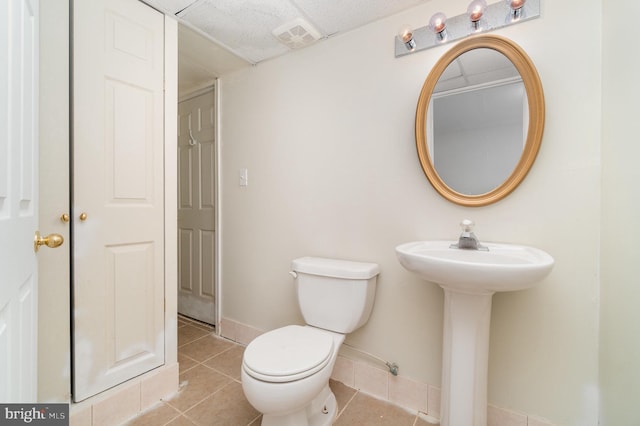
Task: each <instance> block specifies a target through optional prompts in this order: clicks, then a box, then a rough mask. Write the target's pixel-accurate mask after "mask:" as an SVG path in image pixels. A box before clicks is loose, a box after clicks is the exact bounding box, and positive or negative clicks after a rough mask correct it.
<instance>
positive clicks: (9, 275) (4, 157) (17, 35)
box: [0, 0, 39, 402]
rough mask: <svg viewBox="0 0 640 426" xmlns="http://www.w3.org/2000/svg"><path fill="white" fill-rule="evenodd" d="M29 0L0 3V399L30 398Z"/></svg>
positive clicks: (34, 19)
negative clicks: (0, 240) (0, 242)
mask: <svg viewBox="0 0 640 426" xmlns="http://www.w3.org/2000/svg"><path fill="white" fill-rule="evenodd" d="M38 10H39V2H38V1H37V0H8V1H3V2H2V3H1V6H0V58H2V60H1V61H0V235H1V236H2V237H1V239H2V244H0V377H2V379H1V380H0V401H2V402H35V401H36V398H37V353H38V348H37V325H38V321H37V320H38V317H37V310H38V274H37V261H36V254H35V252H34V249H33V236H34V232H35V231H36V229H37V226H38V218H37V211H38V210H37V209H38V206H37V201H38V200H37V197H38V186H37V182H38V176H37V170H38V168H37V165H38V162H37V156H38Z"/></svg>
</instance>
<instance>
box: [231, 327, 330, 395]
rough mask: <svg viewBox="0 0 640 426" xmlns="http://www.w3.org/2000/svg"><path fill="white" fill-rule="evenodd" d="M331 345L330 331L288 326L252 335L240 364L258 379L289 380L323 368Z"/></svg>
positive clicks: (302, 377)
mask: <svg viewBox="0 0 640 426" xmlns="http://www.w3.org/2000/svg"><path fill="white" fill-rule="evenodd" d="M333 348H334V343H333V337H332V336H331V334H330V333H327V332H323V331H321V330H317V329H315V328H312V327H302V326H299V325H289V326H286V327H282V328H279V329H276V330H273V331H270V332H268V333H265V334H263V335H261V336H259V337H257V338H255V339H254V340H253V341H252V342H251V343H250V344H249V346H247V348H246V349H245V352H244V360H243V364H242V367H243V368H244V370H245V371H246V373H247V374H249V375H250V376H252V377H254V378H256V379H258V380H262V381H266V382H272V383H282V382H291V381H295V380H300V379H304V378H305V377H309V376H311V375H313V374H315V373H316V372H318V371H320V370H322V369H323V368H324V367H325V366H326V365H327V364H328V363H329V361H330V360H331V356H332V355H333Z"/></svg>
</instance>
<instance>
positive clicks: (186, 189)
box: [178, 89, 216, 324]
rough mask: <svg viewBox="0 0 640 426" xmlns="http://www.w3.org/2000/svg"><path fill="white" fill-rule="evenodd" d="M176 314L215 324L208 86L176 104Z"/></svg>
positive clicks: (211, 117) (210, 93)
mask: <svg viewBox="0 0 640 426" xmlns="http://www.w3.org/2000/svg"><path fill="white" fill-rule="evenodd" d="M178 116H179V120H178V123H179V124H178V158H179V161H178V200H179V202H178V259H179V261H178V312H179V313H181V314H183V315H186V316H188V317H191V318H195V319H198V320H200V321H204V322H206V323H209V324H214V323H215V249H216V244H215V242H216V236H215V176H216V170H215V151H216V150H215V143H214V138H215V128H214V123H215V117H214V95H213V89H211V90H209V91H207V92H205V93H202V94H199V95H198V96H195V97H193V98H190V99H187V100H184V101H182V102H180V103H179V104H178Z"/></svg>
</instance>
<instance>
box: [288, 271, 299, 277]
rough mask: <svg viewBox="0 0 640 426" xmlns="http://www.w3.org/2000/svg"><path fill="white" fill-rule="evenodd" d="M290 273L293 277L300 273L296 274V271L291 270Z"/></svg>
mask: <svg viewBox="0 0 640 426" xmlns="http://www.w3.org/2000/svg"><path fill="white" fill-rule="evenodd" d="M289 273H290V274H291V276H292V277H293V278H298V274H296V271H289Z"/></svg>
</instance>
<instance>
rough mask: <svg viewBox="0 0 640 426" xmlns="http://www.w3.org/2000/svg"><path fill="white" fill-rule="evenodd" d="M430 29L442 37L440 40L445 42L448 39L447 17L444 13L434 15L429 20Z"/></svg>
mask: <svg viewBox="0 0 640 426" xmlns="http://www.w3.org/2000/svg"><path fill="white" fill-rule="evenodd" d="M429 28H430V29H431V31H433V32H434V33H436V34H437V35H438V36H439V37H440V40H444V38H445V37H446V29H447V16H446V15H445V14H444V13H442V12H438V13H436V14H434V15H433V16H432V17H431V19H429Z"/></svg>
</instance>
